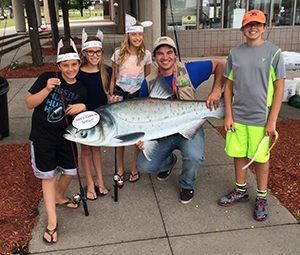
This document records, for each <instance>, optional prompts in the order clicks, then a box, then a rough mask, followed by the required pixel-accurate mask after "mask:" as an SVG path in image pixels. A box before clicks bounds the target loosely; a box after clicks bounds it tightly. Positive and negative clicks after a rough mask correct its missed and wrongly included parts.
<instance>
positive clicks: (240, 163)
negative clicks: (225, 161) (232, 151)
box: [234, 157, 248, 184]
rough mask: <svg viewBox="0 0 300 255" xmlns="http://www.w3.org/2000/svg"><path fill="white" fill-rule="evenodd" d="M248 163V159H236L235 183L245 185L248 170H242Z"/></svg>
mask: <svg viewBox="0 0 300 255" xmlns="http://www.w3.org/2000/svg"><path fill="white" fill-rule="evenodd" d="M247 163H248V158H247V157H244V158H234V168H235V181H236V182H237V183H238V184H244V183H245V182H246V178H247V169H245V170H242V168H243V167H244V166H245V165H246V164H247Z"/></svg>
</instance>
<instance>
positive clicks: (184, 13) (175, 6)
mask: <svg viewBox="0 0 300 255" xmlns="http://www.w3.org/2000/svg"><path fill="white" fill-rule="evenodd" d="M171 5H172V11H173V17H174V23H173V19H172V16H171V10H170V1H168V8H167V22H168V30H172V29H173V26H174V25H175V26H176V29H178V30H190V29H197V0H172V3H171Z"/></svg>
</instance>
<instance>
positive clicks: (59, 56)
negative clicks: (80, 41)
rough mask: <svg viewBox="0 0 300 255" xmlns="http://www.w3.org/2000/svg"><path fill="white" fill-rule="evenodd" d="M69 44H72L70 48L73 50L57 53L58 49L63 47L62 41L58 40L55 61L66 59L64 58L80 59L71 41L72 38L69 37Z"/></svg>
mask: <svg viewBox="0 0 300 255" xmlns="http://www.w3.org/2000/svg"><path fill="white" fill-rule="evenodd" d="M70 46H72V48H73V49H74V51H75V52H70V53H66V54H59V53H60V49H61V48H62V47H64V44H63V41H62V40H60V41H59V43H58V48H57V61H56V63H59V62H62V61H66V60H80V57H79V55H78V52H77V49H76V46H75V43H74V42H73V40H72V39H70Z"/></svg>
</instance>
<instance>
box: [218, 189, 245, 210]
mask: <svg viewBox="0 0 300 255" xmlns="http://www.w3.org/2000/svg"><path fill="white" fill-rule="evenodd" d="M248 201H249V195H248V190H247V191H245V192H240V191H238V190H237V189H236V188H234V189H233V190H231V191H230V192H229V193H228V194H227V195H226V196H224V197H222V198H220V199H219V204H220V205H222V206H225V207H230V206H233V205H234V204H235V203H236V202H241V203H245V202H248Z"/></svg>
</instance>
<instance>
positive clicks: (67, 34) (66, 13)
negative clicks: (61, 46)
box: [60, 0, 71, 39]
mask: <svg viewBox="0 0 300 255" xmlns="http://www.w3.org/2000/svg"><path fill="white" fill-rule="evenodd" d="M60 4H61V9H62V13H63V19H64V31H65V38H66V39H69V38H71V31H70V22H69V9H68V4H67V1H66V0H60Z"/></svg>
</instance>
